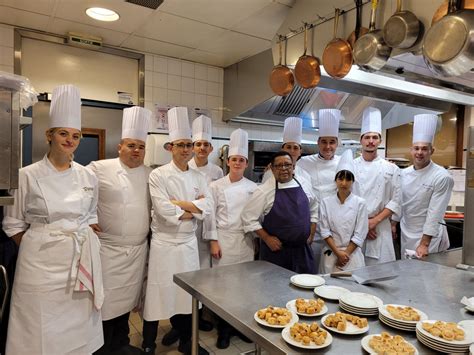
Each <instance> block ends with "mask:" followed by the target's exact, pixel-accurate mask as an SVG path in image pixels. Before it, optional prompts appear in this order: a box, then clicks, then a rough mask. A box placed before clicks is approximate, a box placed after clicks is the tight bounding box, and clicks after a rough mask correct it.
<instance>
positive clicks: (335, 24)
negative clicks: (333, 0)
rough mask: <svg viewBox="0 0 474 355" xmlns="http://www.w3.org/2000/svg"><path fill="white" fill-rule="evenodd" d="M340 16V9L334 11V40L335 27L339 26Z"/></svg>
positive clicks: (335, 35)
mask: <svg viewBox="0 0 474 355" xmlns="http://www.w3.org/2000/svg"><path fill="white" fill-rule="evenodd" d="M340 14H341V9H336V10H335V13H334V39H336V38H337V26H338V25H339V15H340Z"/></svg>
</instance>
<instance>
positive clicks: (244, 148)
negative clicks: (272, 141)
mask: <svg viewBox="0 0 474 355" xmlns="http://www.w3.org/2000/svg"><path fill="white" fill-rule="evenodd" d="M248 140H249V134H248V133H247V131H244V130H243V129H240V128H239V129H236V130H235V131H234V132H232V134H231V135H230V143H229V157H231V156H232V155H241V156H243V157H245V158H247V159H248V155H249V154H248V151H249V145H248Z"/></svg>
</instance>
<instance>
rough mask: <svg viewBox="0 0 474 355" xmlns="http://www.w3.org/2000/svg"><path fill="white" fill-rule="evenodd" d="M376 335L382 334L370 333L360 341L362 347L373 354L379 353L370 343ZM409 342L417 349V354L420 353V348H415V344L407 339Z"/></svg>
mask: <svg viewBox="0 0 474 355" xmlns="http://www.w3.org/2000/svg"><path fill="white" fill-rule="evenodd" d="M376 335H378V336H380V334H369V335H366V336H365V337H363V338H362V340H361V341H360V344H361V345H362V348H364V350H365V351H367V352H368V353H369V354H371V355H373V354H377V353H376V352H375V351H374V349H372V348H371V347H370V345H369V341H370V339H372V337H374V336H376ZM405 341H406V340H405ZM407 343H408V344H410V345H411V346H412V347H413V348H414V349H415V355H418V349H417V348H415V346H414V345H413V344H412V343H410V342H408V341H407Z"/></svg>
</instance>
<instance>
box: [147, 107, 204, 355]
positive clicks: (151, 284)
mask: <svg viewBox="0 0 474 355" xmlns="http://www.w3.org/2000/svg"><path fill="white" fill-rule="evenodd" d="M168 126H169V136H170V142H171V143H170V146H169V149H170V152H171V154H172V160H171V162H170V163H168V164H166V165H163V166H160V167H159V168H156V169H155V170H153V171H152V172H151V174H150V180H149V184H150V195H151V200H152V204H153V219H152V223H151V230H152V239H151V244H150V260H149V263H148V279H147V285H146V295H145V307H144V312H143V317H144V324H143V348H144V352H145V353H154V349H155V347H156V345H155V340H156V335H157V328H158V321H159V320H160V319H168V318H170V321H171V324H172V326H173V328H175V329H177V330H178V331H179V333H180V342H179V347H178V350H179V351H180V352H184V353H186V354H188V353H190V351H191V311H192V310H191V295H190V294H189V293H187V292H186V291H184V290H183V289H182V288H180V287H179V286H178V285H176V284H175V283H174V282H173V275H174V274H177V273H180V272H187V271H195V270H199V268H200V267H199V252H198V246H197V238H196V234H195V231H196V220H197V219H199V220H202V219H203V218H205V217H206V216H208V215H209V214H210V213H211V211H212V208H213V207H212V205H213V204H212V198H211V197H210V194H209V190H208V186H207V182H206V179H205V178H204V176H203V175H202V174H201V173H199V172H198V171H196V170H194V169H190V168H189V165H188V162H189V160H190V159H191V158H192V151H193V143H192V140H191V130H190V127H189V119H188V110H187V108H186V107H174V108H171V109H170V110H169V111H168ZM199 353H200V354H208V352H207V351H206V350H204V349H203V348H200V351H199Z"/></svg>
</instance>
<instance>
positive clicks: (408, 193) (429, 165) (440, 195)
mask: <svg viewBox="0 0 474 355" xmlns="http://www.w3.org/2000/svg"><path fill="white" fill-rule="evenodd" d="M437 122H438V116H436V115H431V114H420V115H416V116H415V120H414V124H413V146H412V148H411V156H412V158H413V165H412V166H410V167H408V168H406V169H403V170H402V173H401V190H402V212H401V220H400V229H401V252H402V255H405V250H406V249H409V250H415V251H416V255H417V256H418V257H423V256H426V255H428V254H429V253H437V252H440V251H444V250H446V249H448V247H449V239H448V233H447V229H446V226H444V225H442V224H440V223H443V217H444V214H445V212H446V208H447V206H448V203H449V199H450V197H451V192H452V189H453V186H454V181H453V178H452V177H451V175H450V174H449V173H448V172H447V171H446V169H444V168H443V167H441V166H439V165H438V164H435V163H434V162H433V161H432V160H431V156H432V154H433V153H434V148H433V141H434V136H435V133H436V125H437Z"/></svg>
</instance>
